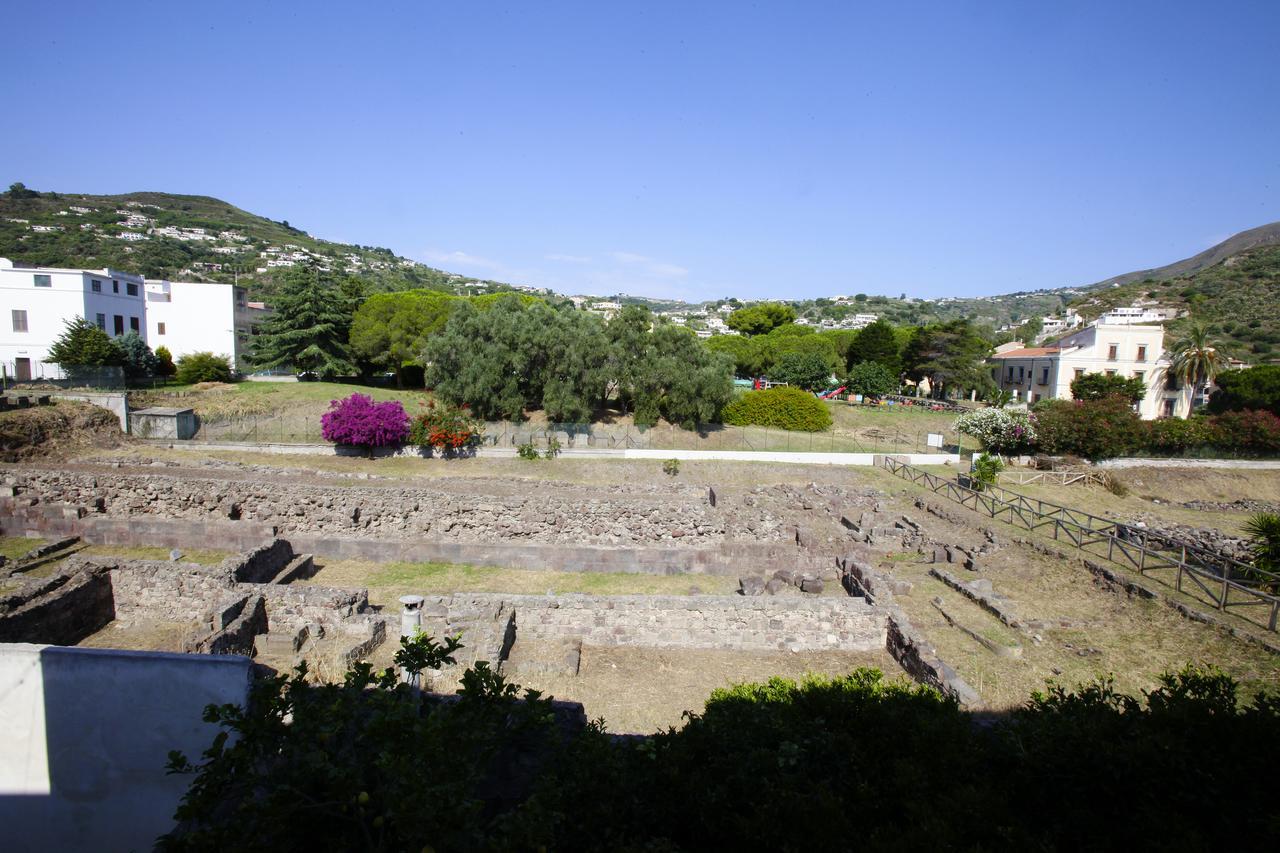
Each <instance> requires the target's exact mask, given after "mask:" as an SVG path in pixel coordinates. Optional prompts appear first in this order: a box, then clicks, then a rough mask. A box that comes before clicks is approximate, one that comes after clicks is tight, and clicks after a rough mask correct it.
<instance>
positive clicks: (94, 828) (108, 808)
mask: <svg viewBox="0 0 1280 853" xmlns="http://www.w3.org/2000/svg"><path fill="white" fill-rule="evenodd" d="M250 663H251V662H250V660H249V659H248V658H245V657H240V656H238V655H176V654H166V653H162V652H127V651H119V650H114V649H82V648H64V647H60V646H38V645H29V644H25V643H15V644H4V645H0V827H3V843H2V846H3V849H4V850H6V851H7V853H24V851H40V853H45V851H50V850H95V851H116V850H120V851H125V850H150V849H151V848H152V846H153V844H154V841H155V839H156V837H157V836H159V835H161V834H163V833H165V832H168V831H169V830H170V829H172V828H173V820H172V818H173V812H174V809H175V808H176V807H177V805H178V801H179V799H180V798H181V796H182V794H183V793H184V792H185V790H186V788H187V786H188V784H190V781H191V779H190V777H187V776H167V775H166V774H165V771H164V766H165V762H166V761H167V757H168V753H169V750H171V749H178V750H182V751H183V752H184V753H186V755H187V757H188V758H190V759H192V760H193V761H196V760H199V757H200V753H201V752H202V751H203V750H204V749H205V748H207V747H208V746H209V744H210V743H211V742H212V740H213V737H214V735H215V734H216V733H217V731H218V729H217V727H215V726H212V725H209V724H207V723H204V722H202V721H201V718H200V716H201V713H202V711H203V709H204V707H205V706H206V705H209V704H223V703H234V704H243V703H244V701H245V699H246V698H247V695H248V688H249V667H250Z"/></svg>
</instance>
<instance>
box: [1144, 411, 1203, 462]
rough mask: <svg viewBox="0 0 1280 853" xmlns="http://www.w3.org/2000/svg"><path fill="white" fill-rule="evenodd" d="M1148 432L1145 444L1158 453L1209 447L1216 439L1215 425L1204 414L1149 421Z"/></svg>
mask: <svg viewBox="0 0 1280 853" xmlns="http://www.w3.org/2000/svg"><path fill="white" fill-rule="evenodd" d="M1146 432H1147V435H1146V441H1145V444H1146V446H1147V448H1149V449H1150V450H1152V451H1154V452H1156V453H1172V454H1177V453H1182V452H1184V451H1187V450H1192V449H1195V448H1197V447H1208V446H1209V445H1211V444H1213V442H1214V440H1215V436H1214V429H1213V425H1212V424H1211V423H1210V422H1209V419H1208V418H1206V417H1204V416H1203V415H1192V416H1191V417H1189V418H1185V419H1184V418H1161V419H1160V420H1156V421H1148V422H1147V423H1146Z"/></svg>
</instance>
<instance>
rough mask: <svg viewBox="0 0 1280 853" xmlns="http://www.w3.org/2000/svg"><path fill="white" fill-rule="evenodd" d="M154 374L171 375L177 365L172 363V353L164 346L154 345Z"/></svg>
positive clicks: (176, 369) (176, 368)
mask: <svg viewBox="0 0 1280 853" xmlns="http://www.w3.org/2000/svg"><path fill="white" fill-rule="evenodd" d="M155 355H156V376H173V375H174V374H175V373H177V372H178V366H177V365H175V364H174V363H173V353H171V352H169V348H168V347H166V346H158V347H156V353H155Z"/></svg>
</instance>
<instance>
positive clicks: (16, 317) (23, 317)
mask: <svg viewBox="0 0 1280 853" xmlns="http://www.w3.org/2000/svg"><path fill="white" fill-rule="evenodd" d="M13 330H14V331H15V332H25V331H26V330H27V312H26V311H18V310H16V309H15V310H14V312H13Z"/></svg>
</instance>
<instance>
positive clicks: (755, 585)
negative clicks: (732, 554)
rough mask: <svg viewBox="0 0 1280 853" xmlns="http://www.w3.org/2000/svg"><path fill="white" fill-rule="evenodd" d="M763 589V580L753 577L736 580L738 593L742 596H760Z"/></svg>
mask: <svg viewBox="0 0 1280 853" xmlns="http://www.w3.org/2000/svg"><path fill="white" fill-rule="evenodd" d="M764 587H765V583H764V578H761V577H757V576H755V575H748V576H747V577H742V578H738V592H739V593H740V594H742V595H762V594H763V593H764Z"/></svg>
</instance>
